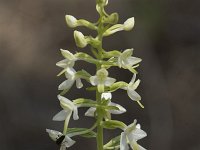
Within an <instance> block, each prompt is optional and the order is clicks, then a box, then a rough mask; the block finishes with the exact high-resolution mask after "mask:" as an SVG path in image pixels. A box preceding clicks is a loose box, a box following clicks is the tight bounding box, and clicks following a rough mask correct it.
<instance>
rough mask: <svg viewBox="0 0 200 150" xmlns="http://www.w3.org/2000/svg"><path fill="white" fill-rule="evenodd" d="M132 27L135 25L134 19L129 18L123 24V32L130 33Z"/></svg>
mask: <svg viewBox="0 0 200 150" xmlns="http://www.w3.org/2000/svg"><path fill="white" fill-rule="evenodd" d="M134 25H135V19H134V17H132V18H129V19H127V20H126V21H125V22H124V30H125V31H130V30H132V29H133V27H134Z"/></svg>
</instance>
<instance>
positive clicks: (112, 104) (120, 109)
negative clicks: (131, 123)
mask: <svg viewBox="0 0 200 150" xmlns="http://www.w3.org/2000/svg"><path fill="white" fill-rule="evenodd" d="M109 106H115V107H117V108H119V110H109V112H110V113H111V114H116V115H117V114H123V113H125V112H126V109H125V108H124V107H122V106H121V105H119V104H116V103H113V102H110V104H109Z"/></svg>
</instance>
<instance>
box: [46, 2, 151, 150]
mask: <svg viewBox="0 0 200 150" xmlns="http://www.w3.org/2000/svg"><path fill="white" fill-rule="evenodd" d="M96 2H97V5H96V9H97V12H98V13H99V15H100V19H99V21H98V22H97V23H91V22H89V21H87V20H84V19H76V18H75V17H74V16H72V15H66V16H65V19H66V23H67V25H68V26H69V27H71V28H75V27H78V26H84V27H87V28H89V29H92V30H95V31H97V33H98V36H97V37H95V38H93V37H92V36H85V35H84V34H83V33H81V32H80V31H77V30H75V31H74V39H75V42H76V46H77V47H80V48H84V47H86V46H91V51H92V54H93V55H94V57H93V56H90V55H89V54H87V53H84V52H77V53H75V54H73V53H71V52H70V51H68V50H63V49H61V54H62V56H63V57H64V59H63V60H61V61H59V62H57V63H56V65H57V66H58V67H60V68H62V71H61V72H60V73H59V74H58V76H60V75H63V74H64V76H65V78H66V79H65V80H64V81H63V82H62V83H61V84H60V85H59V86H58V90H60V91H61V93H60V94H59V95H58V100H59V102H60V106H61V108H62V110H61V111H60V112H58V113H57V114H56V115H55V116H54V117H53V120H54V121H64V129H63V133H61V132H59V131H56V130H50V129H46V132H47V133H48V134H49V136H50V137H51V139H52V140H53V141H55V142H56V143H57V144H58V145H60V150H65V149H66V148H68V147H71V146H72V145H74V143H75V141H74V140H73V139H72V138H73V137H74V136H77V135H78V136H83V137H84V136H85V137H91V138H92V137H97V143H98V142H99V141H98V140H101V139H103V137H98V136H101V135H102V134H100V133H99V132H103V130H101V131H100V129H103V128H106V129H115V128H120V129H122V133H121V135H120V136H118V137H116V138H113V139H111V142H108V143H107V144H105V145H99V144H97V145H98V150H103V149H119V148H120V150H128V149H129V146H130V147H131V148H132V149H133V150H145V148H143V147H142V146H140V145H139V144H138V143H137V141H138V140H140V139H142V138H144V137H145V136H147V134H146V133H145V132H144V131H143V130H141V129H140V125H139V124H136V122H137V121H136V120H134V122H133V123H132V124H130V125H128V126H127V125H126V124H124V123H123V122H121V121H118V120H112V115H118V114H123V113H125V112H126V111H127V110H126V109H125V108H124V107H123V106H121V105H120V104H117V103H115V102H113V101H112V92H114V91H116V90H119V89H122V90H125V91H126V92H127V95H128V97H129V98H130V99H131V100H133V101H136V102H138V104H139V105H140V106H141V107H142V108H144V107H143V105H142V104H141V103H140V101H141V96H140V95H139V94H138V93H137V92H136V89H137V88H138V86H139V84H140V80H139V79H137V80H136V74H137V71H136V70H135V69H136V68H137V67H138V66H139V63H140V62H141V61H142V60H141V59H140V58H137V57H134V56H133V49H126V50H124V51H122V52H121V50H113V51H106V50H104V49H103V48H102V38H103V37H105V36H110V35H112V34H114V33H116V32H119V31H123V30H124V31H130V30H132V29H133V27H134V24H135V20H134V17H131V18H129V19H127V20H126V21H125V22H124V23H123V24H118V23H117V22H118V17H119V16H118V14H117V13H112V14H111V15H108V14H107V13H106V12H105V10H104V7H105V6H106V5H107V4H108V0H96ZM104 24H106V25H104ZM76 61H86V62H88V63H91V64H94V65H95V66H96V68H97V70H96V73H95V74H94V75H90V74H89V73H88V72H87V71H85V70H79V71H76V70H75V69H74V67H75V63H76ZM111 67H118V68H123V69H127V70H129V71H130V72H132V73H133V77H132V79H130V82H129V83H126V82H123V81H119V82H117V80H116V79H115V78H112V77H110V76H109V72H108V70H109V68H111ZM82 80H85V81H87V82H89V83H90V85H91V86H90V87H86V90H88V91H95V92H96V100H92V99H86V98H77V99H73V100H69V99H68V98H66V97H65V96H64V95H65V94H66V93H67V92H68V91H69V90H70V89H71V87H72V86H73V85H74V83H75V84H76V87H77V88H78V89H80V88H82V87H85V86H84V85H83V83H82ZM81 107H87V108H88V107H89V108H88V110H87V111H86V112H85V116H88V117H94V118H95V119H96V122H95V123H94V125H93V126H92V127H91V128H89V129H86V128H69V127H68V126H69V121H70V118H71V117H72V118H73V120H78V119H79V115H78V109H80V108H81ZM95 128H97V133H96V132H95V131H93V130H94V129H95ZM113 141H114V142H113ZM100 143H102V142H100ZM116 143H117V144H116Z"/></svg>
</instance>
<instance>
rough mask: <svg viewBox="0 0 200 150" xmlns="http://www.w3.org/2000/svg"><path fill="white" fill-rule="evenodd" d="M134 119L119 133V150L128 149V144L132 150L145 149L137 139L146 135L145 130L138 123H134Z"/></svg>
mask: <svg viewBox="0 0 200 150" xmlns="http://www.w3.org/2000/svg"><path fill="white" fill-rule="evenodd" d="M136 122H137V121H136V120H134V122H133V123H132V124H130V125H129V126H127V127H126V128H125V129H124V132H122V133H121V138H120V150H129V146H128V144H129V145H130V147H131V148H132V150H146V149H145V148H143V147H142V146H140V145H139V144H138V143H137V141H138V140H140V139H142V138H144V137H146V136H147V134H146V132H145V131H143V130H141V129H140V125H139V124H137V125H136Z"/></svg>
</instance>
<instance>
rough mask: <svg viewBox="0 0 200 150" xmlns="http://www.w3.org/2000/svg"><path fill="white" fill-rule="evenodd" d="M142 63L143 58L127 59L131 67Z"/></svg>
mask: <svg viewBox="0 0 200 150" xmlns="http://www.w3.org/2000/svg"><path fill="white" fill-rule="evenodd" d="M141 61H142V59H141V58H137V57H128V58H127V59H126V63H127V65H129V66H133V65H135V64H138V63H139V62H141Z"/></svg>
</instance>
